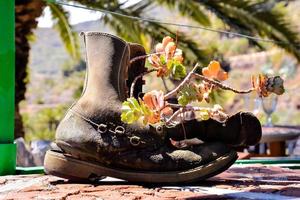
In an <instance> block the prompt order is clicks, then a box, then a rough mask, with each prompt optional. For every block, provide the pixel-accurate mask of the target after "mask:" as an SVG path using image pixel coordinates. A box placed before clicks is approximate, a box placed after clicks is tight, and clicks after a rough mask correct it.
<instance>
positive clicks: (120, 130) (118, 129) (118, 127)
mask: <svg viewBox="0 0 300 200" xmlns="http://www.w3.org/2000/svg"><path fill="white" fill-rule="evenodd" d="M115 133H116V134H119V135H121V134H123V133H125V128H124V127H123V126H117V127H116V128H115Z"/></svg>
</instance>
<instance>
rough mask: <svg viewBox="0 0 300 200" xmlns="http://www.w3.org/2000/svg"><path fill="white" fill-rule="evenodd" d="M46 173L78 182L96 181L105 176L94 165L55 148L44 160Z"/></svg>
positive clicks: (48, 152)
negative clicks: (89, 164)
mask: <svg viewBox="0 0 300 200" xmlns="http://www.w3.org/2000/svg"><path fill="white" fill-rule="evenodd" d="M44 168H45V169H44V171H45V173H46V174H51V175H54V176H59V177H62V178H66V179H69V180H71V181H76V182H95V181H99V180H101V179H103V178H106V177H105V176H102V175H101V174H98V173H97V172H96V170H94V169H93V168H92V167H90V166H88V165H86V164H85V163H84V161H80V160H77V159H74V158H71V157H68V156H65V155H64V154H63V153H62V152H57V151H54V150H49V151H47V153H46V155H45V160H44Z"/></svg>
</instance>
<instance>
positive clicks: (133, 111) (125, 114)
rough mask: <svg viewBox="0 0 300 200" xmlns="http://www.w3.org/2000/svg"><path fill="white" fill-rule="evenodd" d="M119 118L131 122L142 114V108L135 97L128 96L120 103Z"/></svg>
mask: <svg viewBox="0 0 300 200" xmlns="http://www.w3.org/2000/svg"><path fill="white" fill-rule="evenodd" d="M121 110H122V114H121V120H122V121H123V122H125V123H128V124H132V123H133V122H135V121H137V120H139V118H140V117H142V116H143V114H144V113H143V110H142V108H141V106H140V104H139V102H138V101H137V100H136V99H135V98H128V99H127V101H124V102H123V103H122V108H121Z"/></svg>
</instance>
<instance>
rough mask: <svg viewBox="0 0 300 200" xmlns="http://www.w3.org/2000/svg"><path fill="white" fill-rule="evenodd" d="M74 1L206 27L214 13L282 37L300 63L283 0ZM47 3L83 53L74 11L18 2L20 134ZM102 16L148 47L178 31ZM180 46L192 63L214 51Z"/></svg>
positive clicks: (184, 41)
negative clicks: (165, 12)
mask: <svg viewBox="0 0 300 200" xmlns="http://www.w3.org/2000/svg"><path fill="white" fill-rule="evenodd" d="M69 2H72V3H77V4H80V5H84V6H86V7H87V8H90V9H104V10H109V11H114V12H118V13H121V14H125V15H131V16H136V17H144V15H145V11H146V10H149V9H151V8H152V7H153V6H163V7H165V8H167V9H169V10H171V11H172V12H176V13H179V14H181V15H182V16H188V17H189V18H190V19H191V20H192V21H194V22H195V23H197V24H199V25H201V26H207V27H209V26H211V23H212V22H211V20H210V18H209V17H208V13H210V14H213V15H215V16H216V17H217V18H219V19H220V20H222V21H223V23H224V24H225V25H226V27H228V29H229V30H231V31H235V32H238V33H242V34H246V35H258V36H260V37H264V38H268V39H272V40H276V41H281V42H279V43H276V44H275V45H277V46H278V47H280V48H282V49H285V50H286V51H288V52H290V53H291V54H292V55H294V56H295V57H296V58H297V59H298V60H299V61H300V51H299V48H300V47H299V44H300V39H299V37H298V34H297V32H296V31H295V30H294V28H293V27H292V25H291V23H290V22H289V21H288V20H287V19H286V15H285V14H284V12H283V10H284V9H283V6H284V5H285V4H286V1H284V0H255V1H253V0H244V1H239V0H219V1H211V0H188V1H187V0H143V1H138V2H136V3H134V4H133V5H130V6H126V5H125V4H124V3H120V2H119V1H118V0H71V1H69ZM46 6H49V8H50V11H51V14H52V18H53V21H54V26H55V28H56V29H57V30H58V32H59V33H60V36H61V38H62V41H63V42H64V44H65V47H66V49H67V51H68V52H69V54H70V55H71V56H72V57H73V58H74V59H78V58H79V56H80V54H79V48H78V39H77V33H75V32H74V31H73V29H72V27H71V26H70V24H69V20H68V17H69V13H68V12H67V11H66V10H65V9H64V8H63V7H62V5H60V4H56V3H53V2H44V1H37V0H16V100H15V104H16V114H15V116H16V123H15V124H16V125H15V130H16V131H15V136H16V137H18V136H23V135H24V132H23V128H22V122H21V117H20V114H19V107H18V104H19V102H20V101H21V100H23V99H24V94H25V90H26V77H27V70H26V66H27V63H28V53H29V50H30V46H29V43H28V36H30V35H31V34H32V31H33V29H35V28H36V26H37V21H36V20H37V18H38V17H39V16H40V15H41V14H42V12H43V10H44V8H45V7H46ZM103 20H104V22H105V24H107V25H109V26H110V27H111V28H113V30H114V31H115V32H116V33H117V34H118V35H119V36H121V37H123V38H124V39H126V40H128V41H131V42H137V43H141V44H143V45H146V44H145V41H147V40H146V38H147V39H150V38H151V40H152V41H160V40H161V39H162V37H163V36H164V35H171V36H173V37H174V36H175V35H176V32H175V31H174V29H171V28H168V27H166V26H163V25H161V24H160V23H157V22H147V21H138V20H132V19H129V18H124V17H122V16H120V15H105V16H104V17H103ZM249 42H251V44H253V45H256V46H258V47H259V48H262V49H263V48H264V46H265V45H263V44H262V43H261V42H259V41H253V40H249ZM178 45H179V46H180V48H182V49H184V50H185V52H186V54H187V55H186V57H188V59H187V61H189V60H198V61H200V62H202V63H206V62H208V60H209V59H211V56H209V51H207V49H204V48H203V47H202V49H201V48H199V45H198V44H197V43H196V42H194V41H193V40H192V39H191V38H190V37H189V36H187V35H186V34H180V40H179V43H178Z"/></svg>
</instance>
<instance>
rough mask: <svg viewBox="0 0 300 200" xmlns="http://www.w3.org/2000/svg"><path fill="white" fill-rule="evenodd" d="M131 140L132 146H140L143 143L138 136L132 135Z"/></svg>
mask: <svg viewBox="0 0 300 200" xmlns="http://www.w3.org/2000/svg"><path fill="white" fill-rule="evenodd" d="M129 141H130V143H131V144H132V146H138V145H140V144H141V140H140V137H138V136H132V137H131V138H130V140H129Z"/></svg>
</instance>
